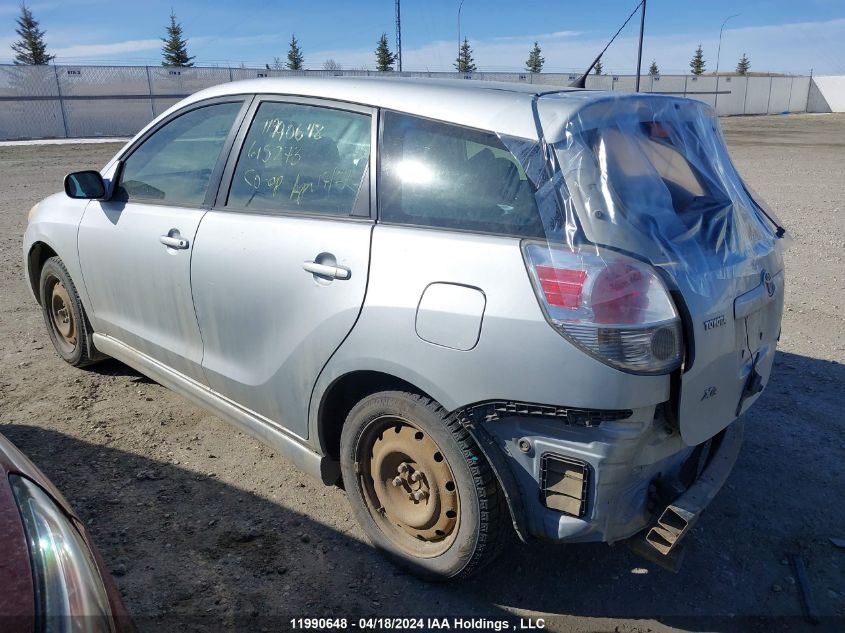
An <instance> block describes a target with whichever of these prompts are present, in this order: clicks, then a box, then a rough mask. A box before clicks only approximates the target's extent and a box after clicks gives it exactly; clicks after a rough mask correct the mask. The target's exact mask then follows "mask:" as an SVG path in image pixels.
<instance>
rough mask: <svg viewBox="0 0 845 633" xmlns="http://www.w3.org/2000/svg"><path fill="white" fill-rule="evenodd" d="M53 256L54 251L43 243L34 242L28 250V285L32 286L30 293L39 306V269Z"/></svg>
mask: <svg viewBox="0 0 845 633" xmlns="http://www.w3.org/2000/svg"><path fill="white" fill-rule="evenodd" d="M55 256H56V251H54V250H53V249H52V248H50V247H49V246H47V245H46V244H45V243H44V242H36V243H35V244H33V246H32V248H31V249H29V256H28V257H27V266H28V268H29V284H30V285H31V286H32V292H33V294H35V299H36V301H38V303H39V304H40V303H41V293H40V292H39V288H38V282H39V280H40V278H41V269H42V268H43V267H44V262H46V261H47V260H48V259H50V258H51V257H55Z"/></svg>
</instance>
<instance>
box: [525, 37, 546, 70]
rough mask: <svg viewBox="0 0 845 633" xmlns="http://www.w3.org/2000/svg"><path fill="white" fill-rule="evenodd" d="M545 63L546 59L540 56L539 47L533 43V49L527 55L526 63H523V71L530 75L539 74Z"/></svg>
mask: <svg viewBox="0 0 845 633" xmlns="http://www.w3.org/2000/svg"><path fill="white" fill-rule="evenodd" d="M545 63H546V58H545V57H541V56H540V46H539V45H538V44H537V42H534V48H532V49H531V52H530V53H528V61H527V62H525V70H527V71H528V72H530V73H539V72H542V71H543V64H545Z"/></svg>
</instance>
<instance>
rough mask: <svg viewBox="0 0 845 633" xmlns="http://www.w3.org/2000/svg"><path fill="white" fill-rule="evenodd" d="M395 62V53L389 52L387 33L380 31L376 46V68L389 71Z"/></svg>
mask: <svg viewBox="0 0 845 633" xmlns="http://www.w3.org/2000/svg"><path fill="white" fill-rule="evenodd" d="M395 62H396V55H395V54H394V53H391V52H390V46H388V45H387V33H382V34H381V37H380V38H379V40H378V46H376V70H378V71H380V72H383V73H384V72H389V71H391V70H393V64H394V63H395Z"/></svg>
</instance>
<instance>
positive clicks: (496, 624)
mask: <svg viewBox="0 0 845 633" xmlns="http://www.w3.org/2000/svg"><path fill="white" fill-rule="evenodd" d="M290 624H291V628H293V629H296V630H318V631H330V630H336V631H345V630H350V629H353V630H354V629H357V630H360V631H385V630H394V631H414V630H422V631H429V630H444V631H446V630H458V631H511V630H518V631H528V630H539V629H545V628H546V622H545V620H544V619H543V618H519V620H517V621H509V620H491V619H487V618H359V619H358V620H349V619H347V618H291V620H290Z"/></svg>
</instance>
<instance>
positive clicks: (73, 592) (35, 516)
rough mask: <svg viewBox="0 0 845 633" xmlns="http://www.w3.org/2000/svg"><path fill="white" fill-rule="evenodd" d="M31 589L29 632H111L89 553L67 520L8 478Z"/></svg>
mask: <svg viewBox="0 0 845 633" xmlns="http://www.w3.org/2000/svg"><path fill="white" fill-rule="evenodd" d="M9 482H10V483H11V486H12V491H13V492H14V494H15V499H16V500H17V503H18V508H19V509H20V513H21V519H22V520H23V526H24V531H25V532H26V539H27V546H28V548H29V559H30V564H31V565H32V577H33V579H34V584H35V608H36V618H37V620H38V621H39V622H38V625H37V626H36V629H35V630H38V631H45V632H47V633H52V632H64V631H71V630H85V631H91V632H93V633H100V632H101V631H103V632H105V631H111V630H112V628H111V624H110V622H111V609H110V607H109V600H108V595H107V594H106V589H105V587H104V586H103V581H102V579H101V578H100V574H99V572H98V571H97V566H96V563H95V562H94V558H93V556H92V555H91V551H90V550H89V548H88V545H87V544H86V543H85V540H84V539H83V538H82V535H81V534H80V533H79V531H78V530H77V529H76V527H75V526H74V525H73V522H72V520H71V519H70V517H68V516H67V514H65V513H64V512H63V511H62V509H61V508H59V506H57V505H56V503H55V502H54V501H53V500H52V499H51V498H50V497H49V495H47V493H45V492H44V491H43V490H42V489H41V488H40V487H39V486H37V485H36V484H34V483H33V482H31V481H30V480H28V479H25V478H24V477H19V476H16V475H10V476H9Z"/></svg>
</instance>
